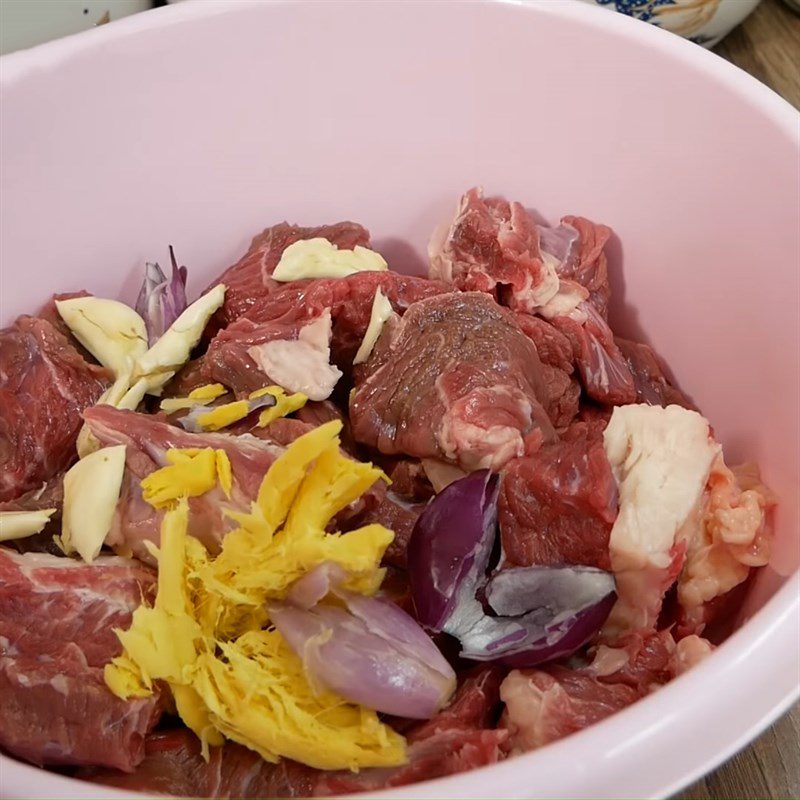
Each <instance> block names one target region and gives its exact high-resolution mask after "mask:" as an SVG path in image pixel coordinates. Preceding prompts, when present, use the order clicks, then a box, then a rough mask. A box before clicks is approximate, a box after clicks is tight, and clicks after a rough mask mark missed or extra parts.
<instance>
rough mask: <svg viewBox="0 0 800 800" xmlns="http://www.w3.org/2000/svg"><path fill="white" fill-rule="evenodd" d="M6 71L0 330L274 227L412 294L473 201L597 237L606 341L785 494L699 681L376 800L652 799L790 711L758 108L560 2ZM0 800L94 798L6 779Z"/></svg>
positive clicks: (283, 14) (776, 103)
mask: <svg viewBox="0 0 800 800" xmlns="http://www.w3.org/2000/svg"><path fill="white" fill-rule="evenodd" d="M1 69H2V115H1V118H0V124H1V125H2V198H1V199H2V217H1V222H2V229H1V230H0V234H2V243H1V245H0V246H1V247H2V251H1V255H2V261H1V262H0V265H1V270H0V320H2V322H4V323H5V322H8V321H10V320H11V318H12V317H13V316H14V315H15V314H17V313H19V312H22V311H27V310H33V309H35V308H37V307H38V304H39V303H41V301H43V300H44V299H45V297H46V296H47V295H48V293H49V292H52V291H54V290H58V291H66V290H70V289H80V288H84V287H86V288H89V289H91V290H93V291H94V292H96V293H98V294H110V295H116V294H118V293H119V291H120V287H121V286H122V287H123V296H124V297H125V298H126V299H131V297H132V292H133V290H134V286H135V284H136V282H137V280H138V275H139V272H140V268H141V264H142V262H143V261H144V260H145V259H155V258H160V259H163V258H165V256H166V246H167V244H168V243H172V244H174V245H175V247H176V250H177V252H178V254H179V256H180V258H181V260H182V261H183V262H185V263H187V264H189V265H190V270H191V275H192V278H191V282H192V286H191V288H192V289H193V290H195V291H196V290H199V289H201V288H202V287H203V286H204V285H205V283H206V282H207V280H208V279H210V277H211V276H212V275H213V274H215V273H217V272H218V271H219V270H220V268H222V267H224V266H226V265H227V264H229V263H230V262H231V261H232V259H234V258H235V257H237V256H238V255H239V254H240V253H241V252H242V251H243V249H244V247H245V246H246V244H247V241H248V239H249V237H250V236H251V235H252V234H253V233H254V232H256V231H258V230H260V229H261V228H262V227H263V226H264V225H266V224H269V223H272V222H274V221H277V220H280V219H284V218H288V219H289V220H291V221H297V222H300V223H307V224H313V223H319V222H321V221H330V220H335V219H339V218H346V217H349V218H351V219H355V220H358V221H361V222H363V223H364V224H365V225H367V226H368V227H369V228H370V229H371V231H372V232H373V236H374V239H375V240H377V242H378V244H379V245H381V246H382V247H383V249H384V252H385V253H386V254H387V255H388V256H389V258H390V261H391V263H392V264H393V265H394V266H395V267H397V268H402V269H420V268H421V265H422V261H421V256H422V254H423V253H424V246H425V242H426V239H427V236H428V234H429V232H430V230H431V229H432V227H433V225H434V224H435V223H436V222H438V221H439V220H440V219H441V218H442V217H444V216H446V215H447V214H448V213H449V212H450V211H451V209H452V206H453V204H454V201H455V199H456V197H457V196H458V194H459V193H460V192H461V191H462V190H463V189H465V188H467V187H468V186H470V185H472V184H483V185H484V186H485V188H486V190H487V191H489V192H502V193H504V194H506V195H508V196H509V197H513V198H519V199H522V200H524V201H526V202H527V203H528V204H529V205H530V206H532V207H534V208H535V209H536V210H537V211H538V212H540V213H541V214H542V215H544V216H545V217H546V218H548V219H550V220H556V219H557V218H558V217H559V216H560V215H561V214H563V213H581V214H585V215H587V216H590V217H593V218H596V219H598V220H600V221H603V222H607V223H608V224H610V225H612V226H613V227H614V229H615V230H616V232H617V233H618V235H619V239H620V242H621V244H619V243H618V244H616V245H615V248H614V258H613V262H614V263H613V276H614V280H615V289H616V292H617V294H616V298H615V308H614V312H615V316H616V319H617V321H618V323H619V329H620V330H621V331H623V332H627V333H629V334H631V335H635V336H638V337H645V338H646V339H647V340H648V341H650V342H651V343H652V344H654V345H655V346H656V347H657V348H658V349H659V350H660V352H661V353H662V354H663V355H664V356H665V358H666V359H667V360H668V361H669V363H670V364H671V366H672V368H673V370H674V372H675V374H676V375H677V377H678V379H679V382H680V384H681V385H682V386H683V387H684V388H685V389H687V390H688V391H690V392H691V393H692V394H693V396H694V398H695V399H696V401H697V402H698V403H699V404H700V406H701V407H702V408H703V409H704V410H705V412H706V413H707V414H708V416H709V417H710V418H711V420H712V421H713V423H714V426H715V428H716V430H717V431H718V434H719V436H720V437H721V438H722V440H723V442H724V443H725V445H726V448H727V451H728V453H729V454H730V457H731V458H732V459H734V460H735V459H738V458H742V457H749V458H757V459H758V460H759V461H760V462H761V463H762V465H763V467H764V470H765V473H766V476H767V478H768V479H769V482H770V483H771V484H772V486H773V487H774V488H775V489H776V491H778V493H779V494H780V495H781V497H782V506H781V509H780V515H779V519H778V523H779V524H778V538H779V542H778V548H777V551H776V554H775V558H774V564H773V569H772V570H771V572H770V573H769V574H765V575H764V576H763V578H762V579H761V580H760V582H759V585H758V586H757V587H756V591H755V593H754V594H753V596H752V598H751V603H750V608H749V609H748V615H750V614H752V613H753V612H755V611H756V609H758V608H759V607H761V606H763V608H761V610H760V611H757V613H755V616H754V618H753V619H751V620H750V621H749V622H748V623H747V625H746V626H745V627H744V628H743V629H742V630H740V631H739V632H737V633H736V634H735V635H734V636H733V637H732V638H731V639H730V640H729V641H728V642H727V643H726V644H725V645H724V646H723V647H722V648H721V649H720V650H719V651H718V652H717V653H716V654H715V655H714V656H713V657H712V658H711V659H710V660H709V661H707V662H706V663H705V664H704V665H702V666H701V667H700V668H698V669H697V670H695V671H694V672H693V673H692V674H690V675H689V676H687V677H685V678H682V679H681V680H679V681H677V682H675V683H674V684H672V685H670V686H669V687H667V688H665V689H663V690H661V691H660V692H658V693H657V694H656V695H655V696H653V697H651V698H649V699H648V700H646V701H644V702H641V703H639V704H638V705H637V706H635V707H634V708H632V709H629V710H628V711H626V712H624V713H622V714H620V715H618V716H616V717H615V718H613V719H612V720H610V721H608V722H606V723H603V724H602V725H599V726H597V727H596V728H594V729H592V730H589V731H586V732H584V733H581V734H579V735H577V736H574V737H572V738H570V739H568V740H566V741H564V742H561V743H559V744H557V745H554V746H552V747H550V748H547V749H546V750H543V751H540V752H538V753H533V754H531V755H529V756H526V757H524V758H520V759H517V760H514V761H509V762H506V763H504V764H501V765H498V766H497V767H493V768H489V769H486V770H482V771H480V772H477V773H473V774H468V775H462V776H457V777H454V778H451V779H446V780H443V781H437V782H433V783H429V784H424V785H417V786H414V787H410V788H408V789H403V790H397V791H395V792H393V793H391V794H392V796H397V797H400V796H403V797H415V796H416V797H418V796H434V795H435V796H452V797H467V796H494V795H503V796H514V797H538V796H549V797H574V796H582V795H592V796H596V797H615V796H616V797H626V796H663V795H664V794H666V793H668V792H670V791H673V790H675V789H677V788H679V787H680V785H682V784H683V783H686V782H688V781H689V780H691V779H693V778H694V777H696V776H697V775H698V774H700V773H701V772H702V771H704V770H706V769H708V768H710V767H712V766H714V765H715V764H716V763H718V762H719V761H720V760H721V759H722V758H724V757H725V756H727V755H729V754H730V753H731V752H733V750H734V749H736V748H738V747H741V746H742V745H743V744H744V743H745V742H746V741H747V740H748V739H749V738H750V737H752V736H753V735H754V734H755V733H756V732H757V731H758V730H759V729H760V728H761V727H763V726H764V725H765V724H766V723H767V722H769V721H770V720H771V719H772V718H774V716H775V715H776V714H777V713H779V712H780V711H781V710H782V709H783V708H785V707H786V706H787V705H788V704H789V703H790V701H791V699H792V697H793V696H796V695H797V684H798V670H799V669H800V667H799V666H798V662H799V661H800V656H799V651H800V642H798V627H799V626H800V622H799V619H800V618H799V616H798V605H800V599H799V598H798V581H797V575H796V574H795V575H794V577H792V578H787V576H789V575H790V574H791V573H792V572H793V571H794V570H795V569H796V567H797V564H798V559H799V555H798V541H799V539H798V500H797V486H798V481H799V479H800V471H799V470H798V411H799V409H800V399H799V398H798V385H799V384H800V368H799V365H798V338H799V337H798V297H799V296H800V289H799V287H798V263H800V228H799V226H798V221H799V220H800V199H799V197H798V186H799V185H800V163H799V162H798V115H797V113H796V112H795V111H794V110H793V109H791V108H790V107H789V106H788V105H787V104H785V103H784V102H783V101H782V100H780V99H779V98H778V97H776V96H775V95H773V94H772V93H771V92H769V90H767V89H765V88H764V87H762V86H760V85H758V84H757V83H756V82H755V81H754V80H752V79H751V78H749V77H748V76H746V75H744V74H743V73H741V72H739V71H738V70H736V69H734V68H733V67H731V66H729V65H728V64H725V63H724V62H722V61H721V60H720V59H718V58H716V57H715V56H713V55H711V54H709V53H706V52H704V51H702V50H701V49H700V48H697V47H694V46H692V45H691V44H689V43H687V42H684V41H682V40H680V39H679V38H678V37H674V36H671V35H669V34H666V33H663V32H661V31H658V30H656V29H654V28H652V27H651V26H648V25H646V24H642V23H637V22H634V21H632V20H629V19H627V18H625V17H623V16H622V15H615V14H610V13H607V12H606V11H604V10H601V9H596V8H593V7H591V6H588V5H584V4H573V3H569V2H562V1H560V0H546V1H545V2H541V3H485V2H484V3H465V4H461V3H459V2H437V3H416V2H410V1H408V0H407V1H406V2H397V3H396V2H377V1H376V2H370V1H369V0H365V1H364V2H350V3H347V4H343V5H340V4H338V3H335V2H321V3H305V4H302V3H301V4H297V3H294V4H292V3H284V2H273V3H253V2H241V3H240V2H236V1H235V0H226V1H225V2H219V3H215V2H202V3H184V4H180V5H178V6H175V7H171V8H168V9H163V10H160V11H158V12H152V13H148V14H144V15H142V16H140V17H137V18H131V19H128V20H125V21H122V22H119V23H114V24H113V25H109V26H108V28H107V29H106V30H98V31H93V32H90V33H89V34H84V35H81V36H78V37H75V38H73V39H69V40H65V41H62V42H59V43H55V44H52V45H47V46H45V47H43V48H38V49H35V50H32V51H28V52H25V53H20V54H16V55H12V56H10V57H7V58H6V59H3V60H2V62H1ZM770 598H771V599H770ZM0 794H3V795H7V796H20V795H27V796H41V795H51V796H59V795H60V796H83V797H88V796H103V795H105V796H110V795H111V794H112V792H111V791H110V790H109V791H106V790H102V789H100V788H98V787H89V786H83V785H80V784H77V783H75V782H73V781H70V780H68V779H65V778H61V777H59V776H55V775H50V774H47V773H42V772H40V771H38V770H34V769H32V768H30V767H25V766H21V765H17V764H15V763H13V762H11V761H9V760H8V759H5V758H3V757H0ZM387 796H388V795H387Z"/></svg>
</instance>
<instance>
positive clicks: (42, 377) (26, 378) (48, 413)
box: [0, 317, 111, 501]
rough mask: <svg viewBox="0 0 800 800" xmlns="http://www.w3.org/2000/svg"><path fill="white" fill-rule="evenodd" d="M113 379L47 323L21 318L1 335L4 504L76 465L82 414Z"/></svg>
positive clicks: (0, 480) (0, 487)
mask: <svg viewBox="0 0 800 800" xmlns="http://www.w3.org/2000/svg"><path fill="white" fill-rule="evenodd" d="M110 379H111V376H110V374H109V373H108V371H107V370H105V369H102V368H101V367H97V366H94V365H92V364H89V363H88V362H86V361H85V360H84V359H83V357H82V356H81V355H80V353H78V351H77V350H76V349H75V348H74V347H73V346H72V345H71V344H70V343H69V341H68V340H67V338H66V337H65V336H64V335H63V334H61V333H60V332H59V331H58V330H57V329H56V328H55V327H54V326H53V325H52V324H51V323H49V322H47V321H46V320H43V319H37V318H36V317H20V318H19V319H18V320H17V321H16V322H15V323H14V324H13V325H12V326H11V327H9V328H5V329H3V330H2V331H0V464H2V465H3V467H2V470H0V501H3V500H13V499H14V498H16V497H18V496H20V495H22V494H24V493H25V492H27V491H30V490H32V489H38V488H39V487H41V485H42V483H44V482H45V481H47V480H49V479H50V478H52V477H54V476H55V475H57V474H58V473H60V472H63V471H64V470H65V469H66V468H67V467H68V466H69V465H70V464H71V463H72V462H73V461H75V460H76V458H77V453H76V452H75V440H76V439H77V437H78V431H79V430H80V428H81V424H82V420H81V412H82V411H83V410H84V409H85V408H87V407H88V406H91V405H94V403H95V402H96V401H97V400H98V398H99V397H100V395H101V394H102V393H103V391H104V390H105V389H106V387H107V386H108V385H109V383H110Z"/></svg>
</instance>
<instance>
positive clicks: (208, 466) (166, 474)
mask: <svg viewBox="0 0 800 800" xmlns="http://www.w3.org/2000/svg"><path fill="white" fill-rule="evenodd" d="M164 457H165V458H166V460H167V462H168V465H167V466H166V467H162V468H161V469H157V470H156V471H155V472H151V473H150V474H149V475H148V476H147V477H146V478H144V479H143V480H142V497H143V498H144V499H145V500H146V501H147V502H148V503H150V505H151V506H153V508H167V507H169V506H170V505H172V503H173V502H174V501H175V500H178V499H179V498H181V497H198V496H199V495H201V494H205V493H206V492H208V491H211V489H213V488H214V487H215V486H216V485H217V481H218V480H219V481H220V483H221V485H222V481H221V475H220V472H219V470H218V465H219V464H220V463H221V464H222V465H223V469H222V473H223V474H224V475H227V476H230V472H231V468H230V461H229V460H228V456H227V454H226V453H225V451H224V450H214V449H212V448H211V447H206V448H203V449H202V450H181V449H178V448H173V449H171V450H167V452H166V453H165V454H164ZM227 482H228V489H227V492H230V479H229V478H228V480H227ZM224 488H225V487H224V485H223V489H224Z"/></svg>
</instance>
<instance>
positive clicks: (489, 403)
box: [437, 381, 533, 472]
mask: <svg viewBox="0 0 800 800" xmlns="http://www.w3.org/2000/svg"><path fill="white" fill-rule="evenodd" d="M437 386H439V391H440V393H441V386H440V384H439V382H438V381H437ZM479 406H482V407H483V408H502V409H503V410H505V412H506V414H507V416H508V417H510V418H512V419H517V420H520V421H522V422H524V423H525V424H526V425H527V426H528V427H530V426H531V419H532V417H533V407H532V406H531V403H530V400H528V398H527V397H526V396H525V395H524V393H523V392H522V391H521V390H520V389H518V388H516V387H514V386H492V387H489V388H484V387H481V388H478V389H474V390H473V391H471V392H470V393H469V394H467V395H465V396H464V397H462V398H459V399H458V400H457V401H456V402H455V403H453V404H451V405H450V406H449V407H447V410H446V411H445V413H444V416H443V417H442V424H441V427H440V429H439V431H438V434H437V436H438V439H439V444H440V446H441V448H442V451H443V452H444V454H445V456H446V457H447V458H448V459H451V460H452V461H457V462H458V466H459V467H461V468H463V469H464V470H465V471H467V472H472V471H474V470H478V469H491V470H495V471H497V470H499V469H500V468H501V467H502V466H503V465H504V464H505V463H506V462H507V461H509V460H510V459H512V458H517V457H519V456H521V455H522V454H523V453H524V452H525V441H524V439H523V436H522V433H521V432H520V428H522V427H523V425H519V426H514V425H504V424H502V423H500V424H497V423H492V424H488V425H476V424H475V423H474V422H472V421H470V419H473V418H475V417H476V416H478V415H475V414H474V411H475V408H476V407H479Z"/></svg>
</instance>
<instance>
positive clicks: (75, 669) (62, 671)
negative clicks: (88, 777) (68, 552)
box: [0, 549, 161, 771]
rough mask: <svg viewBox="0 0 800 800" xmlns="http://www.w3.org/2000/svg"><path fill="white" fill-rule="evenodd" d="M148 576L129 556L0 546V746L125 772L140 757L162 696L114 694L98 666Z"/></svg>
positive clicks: (30, 757)
mask: <svg viewBox="0 0 800 800" xmlns="http://www.w3.org/2000/svg"><path fill="white" fill-rule="evenodd" d="M154 583H155V576H154V574H153V573H152V572H151V571H150V570H148V569H147V568H145V567H144V566H143V565H141V564H137V563H136V562H135V561H129V560H127V559H122V558H116V557H100V558H98V559H96V560H95V561H94V562H92V563H91V564H84V563H82V562H79V561H73V560H72V559H68V558H63V557H61V558H59V557H57V556H52V555H47V554H43V553H26V554H25V555H20V554H17V553H13V552H11V551H10V550H5V549H0V696H2V698H3V699H2V703H0V746H2V747H3V748H4V749H5V750H7V751H8V752H9V753H12V754H13V755H15V756H18V757H19V758H23V759H25V760H27V761H31V762H33V763H34V764H40V765H42V764H53V765H55V764H98V765H104V766H108V767H115V768H117V769H121V770H128V771H129V770H132V769H133V768H134V767H135V766H136V765H137V764H138V763H139V762H140V761H141V760H142V758H143V757H144V736H145V734H146V733H147V732H148V731H149V730H150V729H151V728H152V727H153V725H155V723H156V721H157V720H158V717H159V716H160V713H161V705H160V702H159V700H158V698H157V697H155V696H154V697H150V698H144V699H135V698H134V699H131V700H120V699H119V698H117V697H115V696H114V695H113V694H112V693H111V692H110V690H109V689H108V688H107V687H106V685H105V683H104V681H103V666H104V665H105V664H106V663H107V662H108V661H110V660H111V659H112V658H113V657H115V656H117V655H119V653H120V652H121V650H122V648H121V645H120V643H119V641H118V639H117V637H116V634H115V633H114V629H115V628H127V627H128V626H129V625H130V621H131V616H132V614H133V611H134V609H136V607H137V606H138V605H139V604H140V603H141V601H142V597H143V596H145V595H148V594H151V593H152V590H153V588H154Z"/></svg>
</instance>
